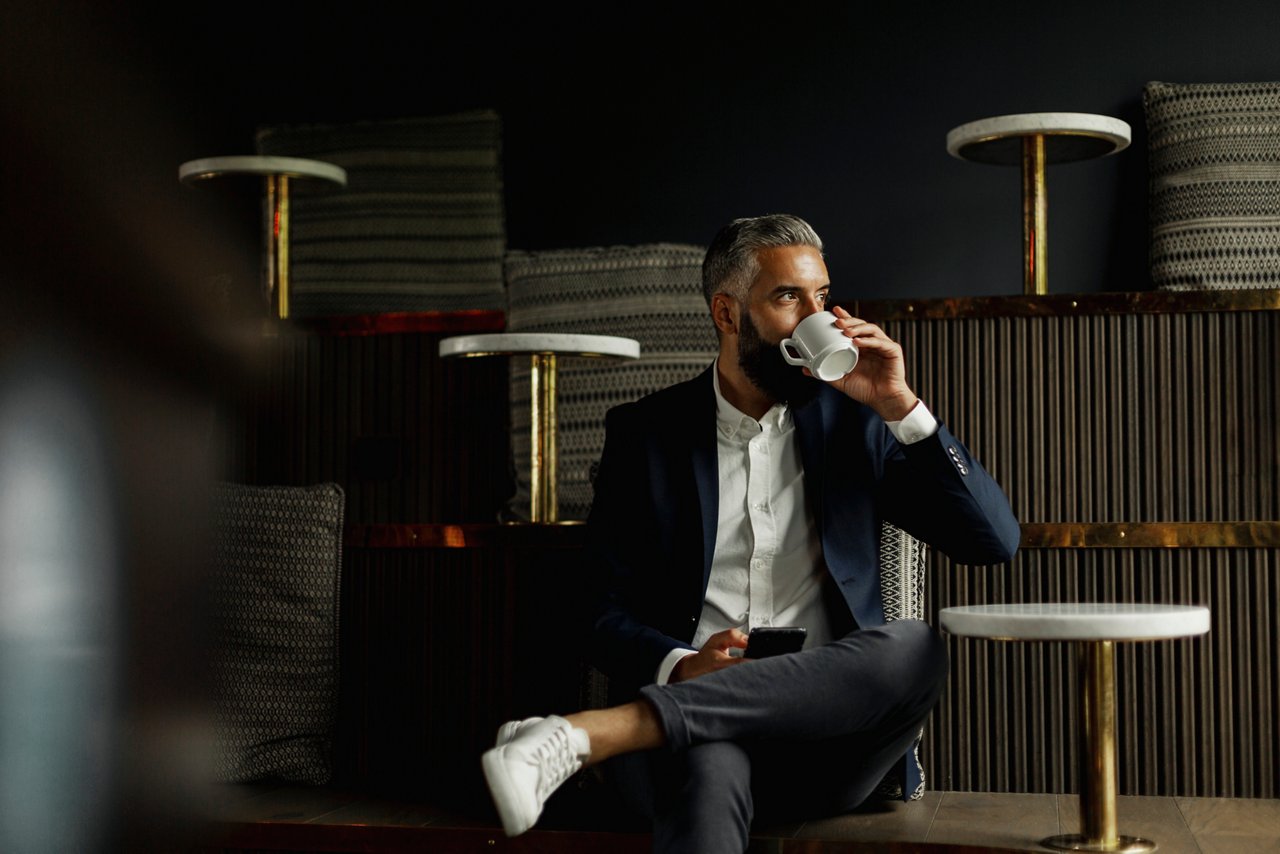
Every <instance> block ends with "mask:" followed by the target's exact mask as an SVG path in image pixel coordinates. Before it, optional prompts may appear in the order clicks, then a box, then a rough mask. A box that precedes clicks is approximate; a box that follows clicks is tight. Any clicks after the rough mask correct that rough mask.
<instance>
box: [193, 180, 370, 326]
mask: <svg viewBox="0 0 1280 854" xmlns="http://www.w3.org/2000/svg"><path fill="white" fill-rule="evenodd" d="M221 175H261V176H263V178H264V179H265V184H266V201H267V216H266V217H265V219H266V225H265V228H264V230H265V231H266V241H265V244H266V248H267V276H266V293H267V299H268V300H270V302H271V307H272V312H273V313H274V314H275V316H276V317H278V318H279V319H280V320H285V319H286V318H288V317H289V180H290V179H291V178H312V179H318V180H321V181H330V182H332V183H334V184H337V185H339V186H341V187H345V186H347V171H346V170H345V169H343V168H342V167H341V166H335V165H334V164H332V163H325V162H324V161H321V160H306V159H304V158H301V157H267V156H255V155H245V156H230V157H206V158H204V159H201V160H189V161H187V162H186V163H183V164H182V165H181V166H179V167H178V180H180V181H181V182H182V183H184V184H193V183H195V182H197V181H203V180H206V179H208V178H216V177H218V176H221Z"/></svg>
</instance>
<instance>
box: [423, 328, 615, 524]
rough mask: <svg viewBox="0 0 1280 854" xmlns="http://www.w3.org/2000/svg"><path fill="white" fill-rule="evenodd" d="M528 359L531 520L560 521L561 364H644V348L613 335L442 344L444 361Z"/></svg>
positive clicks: (524, 335) (504, 336) (468, 338)
mask: <svg viewBox="0 0 1280 854" xmlns="http://www.w3.org/2000/svg"><path fill="white" fill-rule="evenodd" d="M523 354H528V355H529V356H530V359H531V363H530V374H529V401H530V406H531V409H532V411H531V412H530V418H531V423H530V429H529V449H530V473H529V487H530V488H529V493H530V495H529V519H530V521H532V522H545V523H556V522H559V521H560V508H559V503H558V500H557V497H556V358H557V357H558V356H585V357H597V358H598V357H612V358H618V359H638V358H640V342H639V341H636V340H635V339H634V338H618V337H616V336H613V335H572V334H557V333H543V332H499V333H493V334H486V335H458V336H455V337H453V338H446V339H444V340H443V341H441V342H440V356H441V358H455V357H468V358H474V357H478V356H514V355H523Z"/></svg>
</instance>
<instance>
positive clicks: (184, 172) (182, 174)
mask: <svg viewBox="0 0 1280 854" xmlns="http://www.w3.org/2000/svg"><path fill="white" fill-rule="evenodd" d="M218 175H284V176H286V177H289V178H318V179H320V180H322V181H332V182H333V183H335V184H338V185H340V186H343V187H345V186H347V170H346V169H343V168H342V167H341V166H337V165H335V164H333V163H326V162H324V161H323V160H308V159H306V158H304V157H271V156H266V155H232V156H228V157H204V158H201V159H200V160H188V161H187V162H186V163H183V164H182V165H181V166H179V167H178V180H179V181H181V182H182V183H184V184H191V183H193V182H195V181H199V180H201V179H203V178H213V177H215V176H218Z"/></svg>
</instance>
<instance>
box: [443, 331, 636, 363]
mask: <svg viewBox="0 0 1280 854" xmlns="http://www.w3.org/2000/svg"><path fill="white" fill-rule="evenodd" d="M516 353H544V354H548V355H552V354H555V355H561V356H616V357H618V358H622V359H639V358H640V342H639V341H637V340H635V339H634V338H619V337H617V336H614V335H573V334H561V333H553V332H495V333H492V334H485V335H457V336H454V337H453V338H446V339H444V340H443V341H441V342H440V356H441V358H449V357H451V356H509V355H513V354H516Z"/></svg>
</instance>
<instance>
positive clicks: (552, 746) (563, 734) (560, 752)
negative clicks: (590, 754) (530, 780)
mask: <svg viewBox="0 0 1280 854" xmlns="http://www.w3.org/2000/svg"><path fill="white" fill-rule="evenodd" d="M535 754H536V756H537V759H538V766H539V767H540V768H541V769H542V773H541V774H539V775H538V797H539V798H541V799H546V798H547V797H548V796H549V795H550V794H551V793H552V792H553V791H555V788H556V787H557V786H559V785H560V784H561V783H563V782H564V781H565V780H566V779H568V778H569V776H570V775H571V774H573V772H574V771H577V770H578V769H579V768H580V767H582V763H581V762H580V761H578V756H577V754H575V753H574V751H573V745H571V744H570V743H569V733H568V731H566V730H564V729H557V730H555V731H554V732H552V733H551V735H550V736H549V737H548V738H547V740H546V741H544V742H542V743H541V744H539V745H538V747H537V749H536V751H535Z"/></svg>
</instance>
